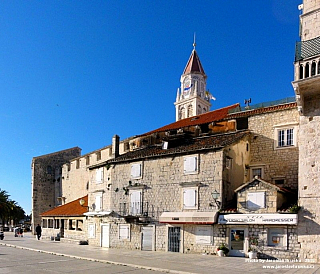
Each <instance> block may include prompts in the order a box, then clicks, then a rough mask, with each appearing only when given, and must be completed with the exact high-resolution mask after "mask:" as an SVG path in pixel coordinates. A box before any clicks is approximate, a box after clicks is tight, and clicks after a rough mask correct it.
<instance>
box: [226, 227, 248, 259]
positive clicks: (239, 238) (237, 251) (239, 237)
mask: <svg viewBox="0 0 320 274" xmlns="http://www.w3.org/2000/svg"><path fill="white" fill-rule="evenodd" d="M245 232H246V231H245V229H244V228H233V229H230V253H229V254H230V256H235V257H244V256H245V234H246V233H245Z"/></svg>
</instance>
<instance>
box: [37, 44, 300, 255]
mask: <svg viewBox="0 0 320 274" xmlns="http://www.w3.org/2000/svg"><path fill="white" fill-rule="evenodd" d="M193 62H195V64H196V65H190V64H193ZM186 68H192V69H190V70H186V69H185V70H184V73H183V75H182V77H181V79H182V81H181V83H184V79H185V78H186V77H187V78H188V77H189V78H190V77H191V78H190V79H189V80H190V86H194V87H198V84H197V82H196V81H198V80H199V81H200V82H201V79H203V80H205V78H206V76H205V74H204V71H203V68H202V65H201V62H200V59H199V57H198V56H197V53H196V51H195V49H193V51H192V53H191V56H190V58H189V60H188V63H187V66H186ZM197 70H198V71H197ZM195 75H196V76H197V77H200V76H201V77H203V78H201V77H200V78H201V79H200V78H192V77H193V76H195ZM200 82H199V83H200ZM204 83H205V82H204ZM182 85H183V84H182ZM200 86H201V85H200ZM191 90H192V89H191ZM193 91H197V89H196V88H194V89H193ZM201 94H202V93H200V95H201ZM194 95H195V96H194V97H192V96H190V97H188V98H186V97H183V96H182V97H183V98H182V97H181V95H180V96H178V97H179V100H178V101H177V102H180V103H181V104H182V103H185V102H187V101H188V100H189V99H190V100H191V101H192V102H193V101H194V102H197V103H199V102H198V101H197V100H198V99H199V98H198V96H200V95H199V94H198V93H197V92H195V94H194ZM191 101H190V102H189V101H188V104H189V103H190V104H191ZM177 102H176V103H177ZM194 102H193V103H194ZM206 102H207V103H209V101H208V100H207V101H206ZM180 103H179V104H176V106H177V107H178V106H179V105H180ZM199 111H200V109H199ZM201 112H202V114H197V112H196V113H191V112H190V113H189V114H190V115H187V116H191V117H188V118H184V119H182V116H181V115H180V114H179V115H180V116H181V117H180V118H179V119H177V121H176V122H174V123H172V124H169V125H165V126H163V127H161V128H158V129H155V130H153V131H151V132H148V133H145V134H142V135H139V136H135V137H132V138H129V139H126V140H123V141H121V142H120V140H119V137H118V136H116V135H115V136H114V137H113V140H112V144H111V145H110V146H107V147H104V148H102V149H100V150H97V151H94V152H92V153H89V154H87V155H83V156H80V157H77V158H74V159H72V160H71V161H70V163H67V164H65V165H64V166H63V169H62V195H61V201H62V202H63V203H62V204H64V203H66V204H65V206H66V207H63V208H60V209H59V212H60V211H61V210H67V209H68V207H69V206H71V205H73V204H74V202H73V201H77V200H79V197H82V196H84V195H88V211H87V212H85V213H84V214H83V216H85V217H86V218H85V219H83V222H84V223H83V227H85V228H83V229H82V230H81V231H87V234H85V233H83V232H81V233H77V234H76V233H74V234H73V233H68V234H65V232H66V231H68V229H67V227H68V225H66V224H69V222H70V220H73V217H74V216H69V217H70V218H71V219H70V220H69V221H65V220H66V219H63V218H65V217H63V216H62V215H61V212H60V213H59V214H60V215H57V216H54V214H56V213H57V212H56V211H55V210H53V211H49V212H45V213H44V214H43V215H42V216H43V221H44V223H43V225H44V234H46V235H47V236H48V237H55V236H56V235H57V232H58V231H59V229H60V232H59V233H60V235H62V236H63V237H64V238H66V237H65V235H68V237H69V239H68V240H70V239H71V238H72V237H74V239H75V240H76V239H77V240H79V235H80V236H81V237H83V239H82V240H88V243H89V244H91V245H96V246H103V247H111V248H112V247H113V248H129V249H142V250H162V251H172V252H185V253H203V252H206V253H211V254H213V253H215V252H216V248H217V246H218V245H219V244H220V243H221V242H225V243H226V244H227V245H230V246H231V245H232V235H231V234H230V233H231V231H233V230H232V229H231V230H230V229H229V226H228V225H229V224H225V223H218V215H219V213H218V211H219V210H225V211H227V212H228V210H230V209H234V208H237V206H236V205H237V196H236V194H235V190H236V189H239V188H241V187H243V186H246V185H244V184H246V183H248V182H250V181H251V180H252V178H254V177H256V176H258V178H259V180H261V181H262V180H264V181H263V182H265V184H267V185H268V186H271V185H272V186H273V187H274V189H281V190H283V191H285V189H286V191H288V192H290V193H291V192H295V191H296V190H297V183H298V182H297V180H298V173H297V170H298V140H297V134H298V111H297V105H296V103H295V102H294V100H292V98H291V99H290V98H289V99H286V100H280V101H277V102H273V103H265V104H262V105H258V106H251V107H246V108H241V107H240V105H239V104H235V105H231V106H228V107H225V108H222V109H218V110H214V111H205V110H204V108H202V110H201ZM288 159H290V162H289V161H288ZM75 186H77V187H75ZM293 196H294V195H293ZM276 197H277V195H276ZM294 199H296V196H294V197H293V198H292V200H290V202H292V203H294V202H295V200H294ZM290 205H291V204H290ZM284 206H289V203H287V204H285V205H284ZM240 211H241V210H240ZM240 211H239V212H237V210H235V211H233V212H232V213H233V214H240V213H241V212H240ZM266 211H267V212H270V211H272V212H273V213H274V214H276V213H277V212H274V211H275V209H274V208H271V207H270V208H269V206H268V204H267V205H266ZM277 214H278V213H277ZM69 217H68V218H69ZM226 218H227V217H226ZM62 220H64V221H62ZM62 222H63V225H61V223H62ZM293 225H296V224H293ZM69 227H70V225H69ZM71 227H77V224H76V223H75V224H74V225H71ZM233 228H235V229H236V231H238V232H240V231H246V232H245V234H243V236H244V239H243V240H244V241H243V245H242V246H239V245H238V248H241V249H239V250H234V252H233V255H236V256H245V255H246V253H247V250H246V249H247V247H248V237H249V236H250V235H251V232H252V231H253V229H251V227H250V228H248V229H243V230H242V229H241V227H239V226H238V227H236V226H233ZM260 229H261V230H263V229H264V227H263V225H261V226H260ZM292 229H293V230H294V228H292ZM292 229H291V228H290V229H284V230H281V231H280V232H279V231H278V232H279V233H282V234H281V237H282V238H289V237H293V236H292V235H296V234H295V232H294V233H293V232H292V231H291V230H292ZM249 231H250V233H249ZM292 233H293V234H292ZM279 237H280V236H279ZM64 238H61V239H64ZM264 238H265V239H267V240H268V239H269V238H268V236H266V235H264ZM290 239H291V238H290ZM64 240H65V239H64ZM295 244H296V238H293V239H292V244H290V246H288V247H283V249H285V248H289V250H290V252H291V253H290V254H288V253H289V252H284V254H282V256H283V257H286V258H293V257H296V254H297V253H296V252H295V250H293V249H294V248H296V245H295ZM266 251H267V252H266ZM263 252H264V254H265V255H266V256H267V254H268V250H267V247H266V248H264V250H263Z"/></svg>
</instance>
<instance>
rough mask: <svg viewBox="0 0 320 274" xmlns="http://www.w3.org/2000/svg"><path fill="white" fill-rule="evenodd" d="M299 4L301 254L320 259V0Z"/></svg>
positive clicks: (296, 67) (297, 86)
mask: <svg viewBox="0 0 320 274" xmlns="http://www.w3.org/2000/svg"><path fill="white" fill-rule="evenodd" d="M299 8H300V10H301V11H302V14H301V15H300V38H301V41H300V42H297V43H296V55H295V62H294V72H295V74H294V81H293V82H292V85H293V88H294V91H295V94H296V99H297V103H298V109H299V113H300V121H299V205H300V206H301V208H302V210H301V212H300V214H299V226H298V228H299V229H298V233H299V242H300V243H301V258H303V259H308V260H311V261H313V262H320V244H319V243H320V233H319V232H320V229H319V227H320V216H319V212H320V197H319V191H320V167H319V164H320V161H319V159H320V139H319V136H320V1H319V0H304V1H303V4H302V5H300V6H299Z"/></svg>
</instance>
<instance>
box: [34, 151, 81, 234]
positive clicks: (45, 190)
mask: <svg viewBox="0 0 320 274" xmlns="http://www.w3.org/2000/svg"><path fill="white" fill-rule="evenodd" d="M80 154H81V149H80V148H78V147H74V148H70V149H66V150H62V151H58V152H55V153H51V154H47V155H43V156H39V157H34V158H33V159H32V164H31V169H32V231H35V230H34V229H35V227H36V226H37V224H38V223H39V224H40V223H41V217H40V214H41V213H42V212H45V211H47V210H49V209H52V208H54V207H56V206H57V205H58V200H57V199H56V198H57V197H59V196H61V192H62V165H63V164H65V163H67V162H69V161H70V160H71V159H73V158H76V157H78V156H79V155H80Z"/></svg>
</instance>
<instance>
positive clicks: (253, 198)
mask: <svg viewBox="0 0 320 274" xmlns="http://www.w3.org/2000/svg"><path fill="white" fill-rule="evenodd" d="M247 207H248V208H252V209H254V208H265V207H266V203H265V192H252V193H248V200H247Z"/></svg>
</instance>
